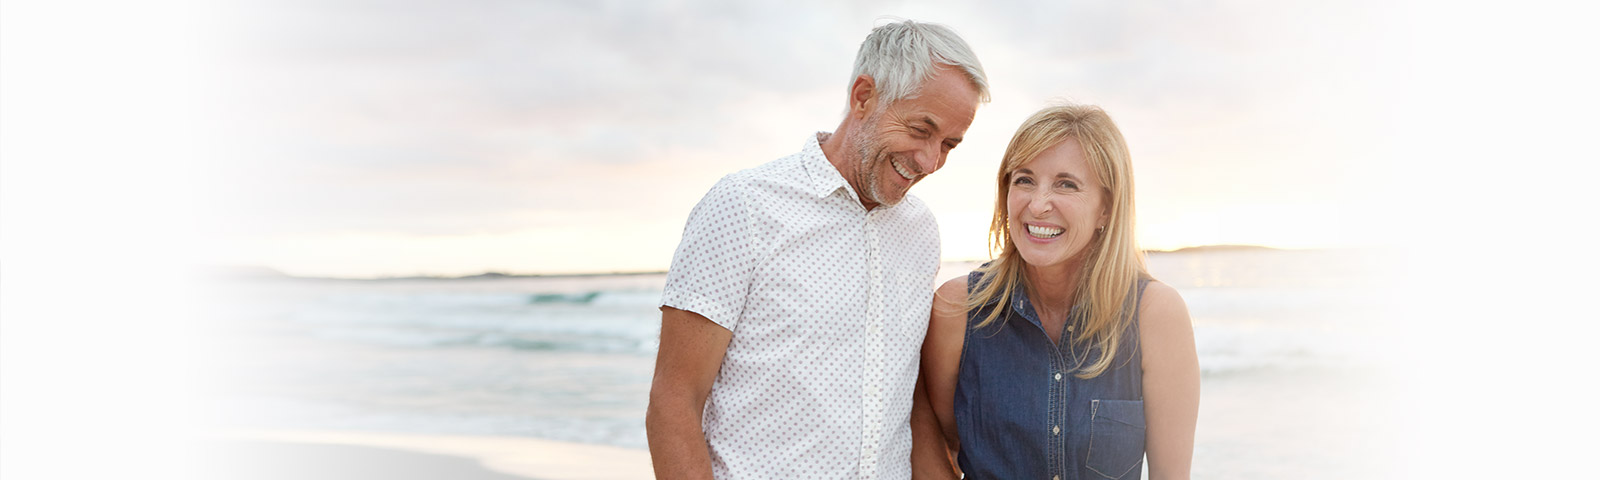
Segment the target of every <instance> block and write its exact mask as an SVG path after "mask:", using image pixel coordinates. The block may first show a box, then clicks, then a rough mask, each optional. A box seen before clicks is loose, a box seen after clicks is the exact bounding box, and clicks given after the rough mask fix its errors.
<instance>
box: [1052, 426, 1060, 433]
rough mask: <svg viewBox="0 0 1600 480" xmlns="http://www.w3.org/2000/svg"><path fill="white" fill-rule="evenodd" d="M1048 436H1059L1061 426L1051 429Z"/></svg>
mask: <svg viewBox="0 0 1600 480" xmlns="http://www.w3.org/2000/svg"><path fill="white" fill-rule="evenodd" d="M1050 434H1051V435H1060V434H1061V426H1060V425H1057V426H1054V427H1051V428H1050Z"/></svg>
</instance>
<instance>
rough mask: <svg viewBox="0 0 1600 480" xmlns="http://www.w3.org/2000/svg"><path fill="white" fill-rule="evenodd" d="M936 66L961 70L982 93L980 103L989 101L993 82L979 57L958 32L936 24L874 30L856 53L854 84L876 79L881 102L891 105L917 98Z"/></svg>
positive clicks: (907, 24) (900, 24) (904, 24)
mask: <svg viewBox="0 0 1600 480" xmlns="http://www.w3.org/2000/svg"><path fill="white" fill-rule="evenodd" d="M935 63H939V64H943V65H949V66H952V67H956V68H957V69H960V71H961V72H962V73H965V74H966V75H967V80H968V81H971V82H972V86H974V87H976V88H977V89H978V101H980V102H984V103H987V102H988V101H989V79H988V77H987V76H985V75H984V73H983V65H981V64H979V63H978V56H977V55H975V54H973V53H972V48H971V47H968V46H967V42H966V41H964V40H962V39H961V37H960V36H958V35H956V32H955V30H951V29H950V27H946V26H944V25H939V24H936V23H920V22H914V21H911V20H902V21H899V22H894V23H889V24H885V25H883V26H880V27H878V28H874V29H872V33H871V34H868V35H867V39H866V40H865V41H862V42H861V50H860V51H859V52H857V53H856V68H855V73H852V74H851V75H850V82H851V84H852V85H853V84H854V83H855V79H856V78H858V77H860V76H862V75H866V76H869V77H872V81H873V84H874V85H875V86H876V88H877V90H878V99H879V100H880V101H881V102H882V103H883V104H884V105H888V104H892V103H894V102H896V101H899V100H900V99H902V98H907V97H911V96H915V95H916V94H917V92H918V90H920V89H921V88H922V83H923V82H924V81H927V79H928V77H931V76H933V69H934V64H935Z"/></svg>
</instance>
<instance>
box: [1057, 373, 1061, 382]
mask: <svg viewBox="0 0 1600 480" xmlns="http://www.w3.org/2000/svg"><path fill="white" fill-rule="evenodd" d="M1056 381H1057V382H1059V381H1061V374H1059V373H1057V374H1056Z"/></svg>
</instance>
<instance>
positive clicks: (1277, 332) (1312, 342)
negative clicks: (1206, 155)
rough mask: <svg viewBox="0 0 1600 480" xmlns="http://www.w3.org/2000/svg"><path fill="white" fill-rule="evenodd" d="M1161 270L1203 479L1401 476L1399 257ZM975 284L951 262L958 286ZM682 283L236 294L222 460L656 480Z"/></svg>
mask: <svg viewBox="0 0 1600 480" xmlns="http://www.w3.org/2000/svg"><path fill="white" fill-rule="evenodd" d="M1150 263H1151V269H1152V271H1153V273H1154V274H1155V275H1156V276H1157V278H1160V279H1162V280H1163V281H1165V282H1167V283H1169V284H1171V285H1173V286H1174V287H1175V288H1178V289H1179V291H1180V293H1182V294H1183V296H1184V298H1185V300H1186V301H1187V303H1188V304H1189V308H1190V312H1191V316H1192V317H1193V319H1194V323H1195V335H1196V343H1197V347H1198V349H1199V353H1200V360H1201V369H1202V397H1201V412H1200V418H1199V425H1198V431H1197V433H1196V444H1195V460H1194V467H1193V472H1194V475H1193V478H1196V479H1208V478H1209V479H1273V478H1301V479H1340V478H1387V477H1393V478H1400V477H1402V476H1403V475H1401V474H1400V473H1399V472H1402V470H1400V469H1399V467H1403V466H1405V465H1404V462H1402V461H1401V459H1400V458H1399V457H1400V453H1399V452H1404V451H1406V450H1405V449H1404V448H1398V447H1395V445H1398V444H1399V442H1403V441H1404V439H1405V438H1408V437H1407V435H1408V432H1407V431H1406V427H1405V425H1406V423H1405V422H1401V421H1398V419H1400V418H1403V417H1404V413H1405V412H1402V411H1401V408H1402V407H1401V405H1403V402H1394V401H1392V400H1393V399H1395V398H1400V397H1403V396H1405V393H1404V392H1403V385H1402V382H1400V381H1399V379H1397V378H1395V377H1393V376H1392V372H1394V371H1395V370H1394V369H1393V368H1391V367H1392V365H1393V363H1394V361H1395V359H1394V358H1392V357H1390V356H1387V354H1386V353H1385V352H1393V351H1397V350H1399V349H1396V348H1394V346H1393V344H1392V343H1391V342H1394V341H1397V340H1396V339H1394V338H1392V337H1394V336H1393V335H1385V334H1384V332H1386V331H1388V330H1386V329H1392V327H1393V325H1394V322H1395V321H1396V319H1395V318H1394V317H1393V315H1392V313H1391V311H1390V310H1389V308H1388V307H1389V303H1388V301H1389V299H1387V298H1386V297H1385V296H1386V295H1387V292H1388V291H1389V288H1388V286H1387V285H1385V284H1383V283H1381V282H1375V281H1374V280H1373V279H1374V278H1375V277H1378V276H1377V275H1374V272H1373V271H1372V270H1373V268H1374V266H1375V265H1381V264H1382V259H1381V258H1374V257H1373V256H1371V255H1370V254H1367V253H1363V252H1337V251H1335V252H1328V251H1270V250H1260V251H1226V250H1225V251H1203V252H1188V253H1161V254H1152V255H1151V259H1150ZM976 265H977V263H975V262H950V263H946V264H945V266H944V269H943V270H942V271H941V273H940V278H941V279H943V278H949V277H951V276H953V275H959V274H962V273H963V272H965V271H968V270H970V269H971V268H972V267H974V266H976ZM663 282H664V275H662V274H659V273H651V274H635V275H596V276H570V277H518V276H486V277H475V278H463V279H427V278H425V279H388V280H329V279H290V278H269V279H255V280H250V281H241V282H226V283H222V284H219V286H218V287H217V290H216V291H215V292H213V293H214V298H215V299H216V300H217V301H216V302H214V305H212V308H210V309H208V310H207V316H208V317H209V318H212V319H213V322H214V323H212V324H211V325H210V326H209V327H208V328H207V332H206V337H207V338H208V340H207V341H206V342H204V344H205V346H206V347H205V348H206V349H207V350H208V352H207V353H206V354H205V357H206V358H208V359H209V360H208V361H209V364H208V365H207V369H206V371H207V373H206V375H204V377H205V380H204V382H203V383H204V384H205V385H206V388H205V389H203V391H204V392H205V393H204V398H203V399H202V401H200V402H197V403H198V404H199V405H202V406H203V408H200V409H198V410H197V412H196V414H197V417H198V420H199V423H200V424H201V425H202V426H203V431H206V432H210V435H209V437H208V440H207V444H209V445H212V447H214V448H217V449H220V451H225V452H232V453H231V455H232V456H233V457H232V458H238V459H239V460H238V461H235V462H233V463H234V464H236V465H248V464H251V462H254V463H255V464H262V463H270V464H274V465H277V466H279V467H282V466H284V465H302V466H307V467H316V468H312V469H311V470H301V471H298V472H300V473H295V474H285V475H278V476H277V478H311V477H305V476H303V475H301V474H303V473H307V472H318V471H325V472H335V471H345V470H341V469H347V468H348V469H359V468H369V469H371V468H377V469H381V468H388V467H391V466H396V465H412V466H411V467H406V468H403V469H402V470H405V471H406V472H420V471H445V470H450V471H452V472H453V473H450V474H448V475H445V474H440V475H437V476H434V478H484V479H490V478H505V477H503V476H506V475H509V476H513V477H520V478H537V479H547V480H555V479H563V478H575V479H576V478H594V479H599V478H649V477H650V476H651V471H650V463H649V455H648V452H647V451H646V441H645V435H644V410H645V406H646V403H647V398H648V393H649V384H650V378H651V375H652V372H653V366H654V354H655V348H656V343H655V342H656V333H657V328H658V321H659V313H658V312H657V311H656V308H655V302H656V300H657V299H658V298H659V295H660V288H661V285H662V283H663ZM216 458H230V457H229V456H228V455H218V456H216ZM269 460H270V461H269ZM396 468H398V467H396ZM224 470H227V471H230V472H231V471H238V472H240V473H245V472H244V470H251V471H255V470H257V469H255V468H250V469H241V468H238V467H231V469H230V468H224ZM366 471H377V472H381V470H366ZM329 474H330V475H332V473H329ZM269 476H270V475H269ZM366 476H367V475H354V474H352V475H346V477H347V478H359V477H366ZM378 476H379V477H384V478H400V477H388V476H387V474H380V475H378ZM214 478H229V477H214ZM239 478H251V477H239Z"/></svg>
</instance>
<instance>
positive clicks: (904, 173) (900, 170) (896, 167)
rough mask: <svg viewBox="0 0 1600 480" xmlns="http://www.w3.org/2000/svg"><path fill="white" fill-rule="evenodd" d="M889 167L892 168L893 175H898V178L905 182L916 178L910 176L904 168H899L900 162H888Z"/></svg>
mask: <svg viewBox="0 0 1600 480" xmlns="http://www.w3.org/2000/svg"><path fill="white" fill-rule="evenodd" d="M889 165H891V166H893V167H894V173H898V174H900V176H902V177H905V179H906V180H914V179H916V178H917V176H916V175H912V174H911V172H908V171H906V169H905V168H904V167H901V166H900V162H897V161H894V160H890V161H889Z"/></svg>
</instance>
